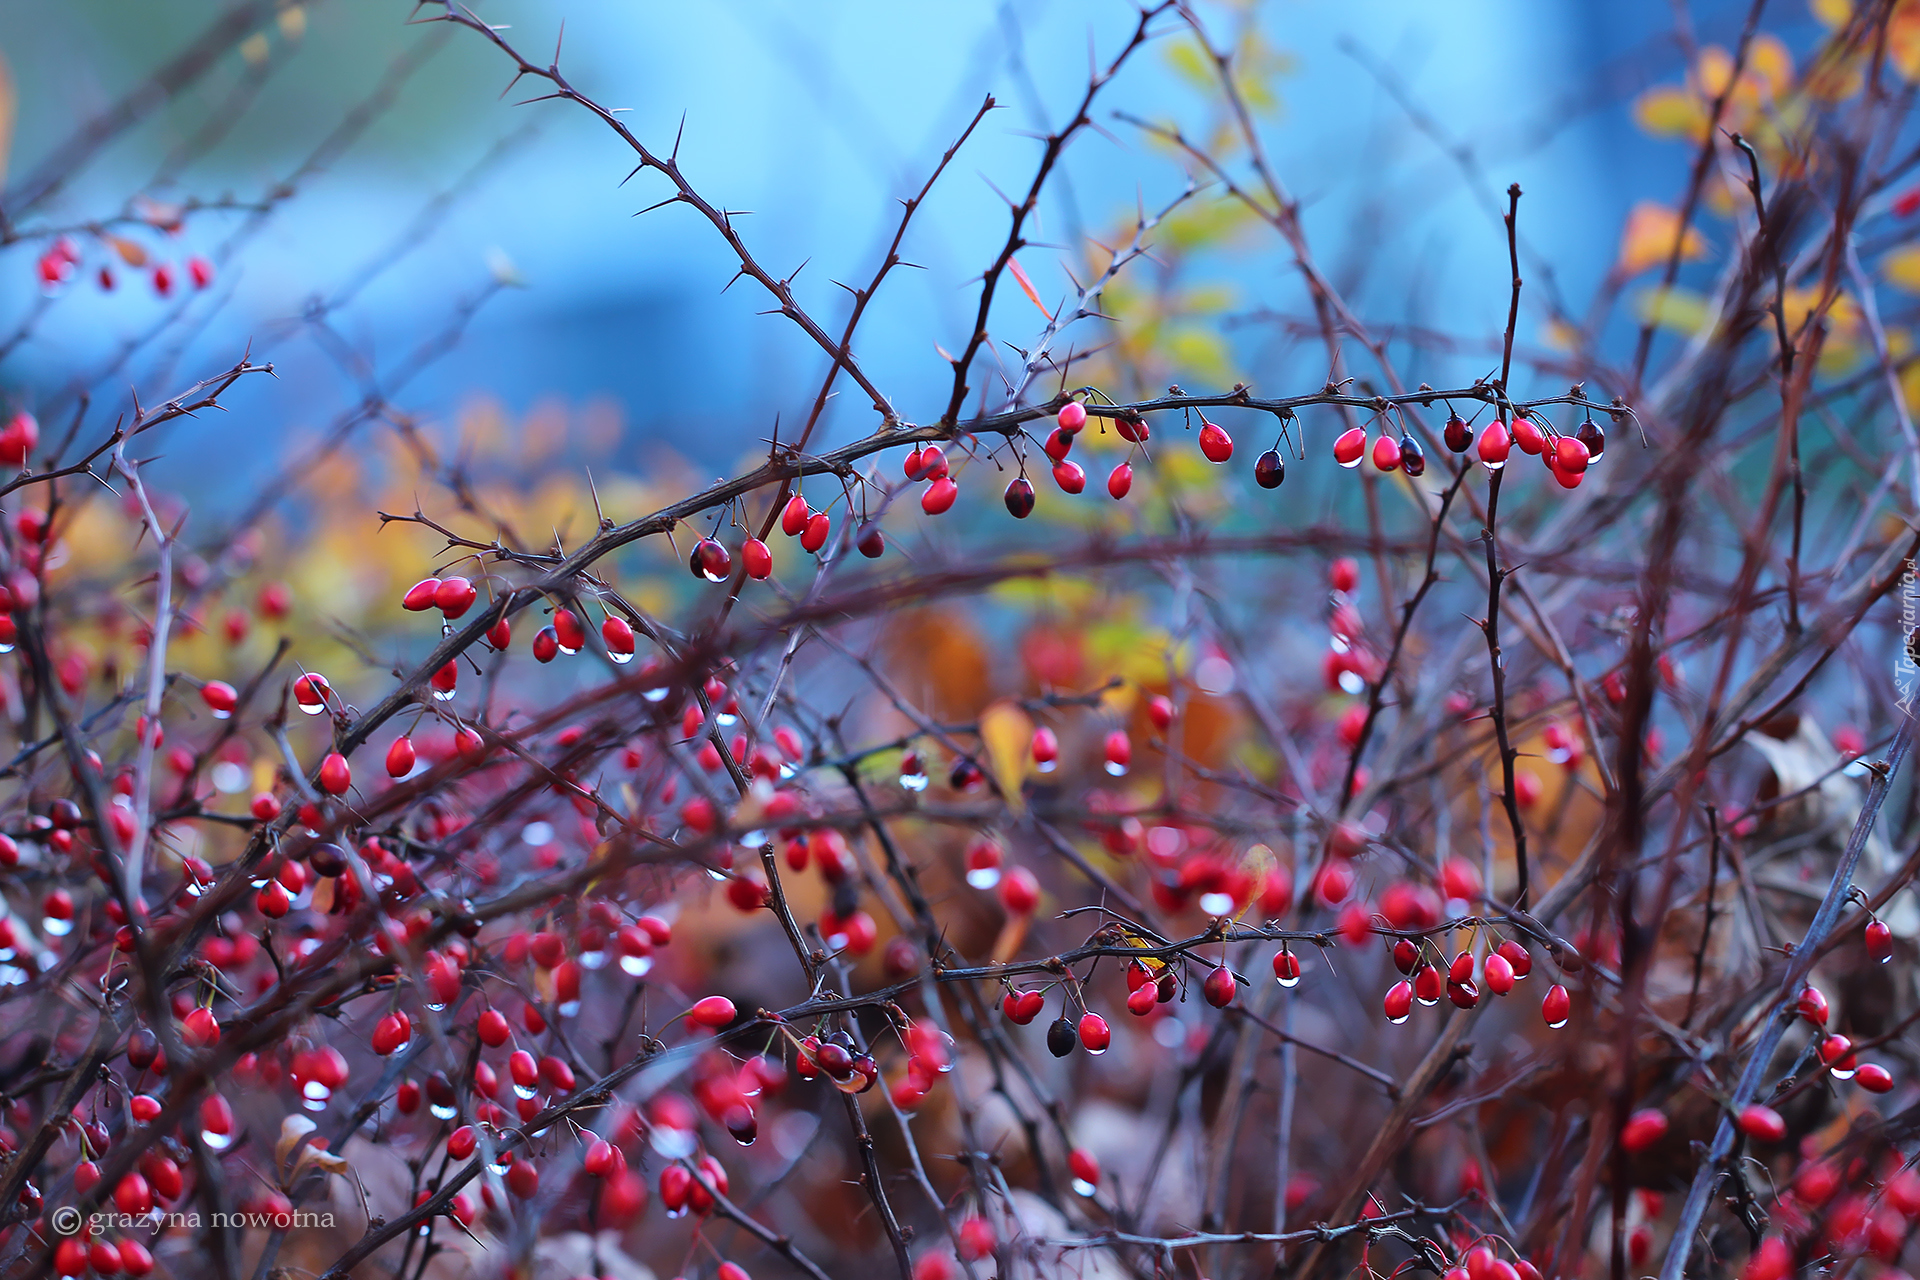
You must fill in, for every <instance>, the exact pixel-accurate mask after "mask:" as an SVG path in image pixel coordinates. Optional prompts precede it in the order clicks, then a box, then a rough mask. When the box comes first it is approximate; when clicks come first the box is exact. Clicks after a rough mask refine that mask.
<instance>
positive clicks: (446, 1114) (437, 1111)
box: [427, 1102, 455, 1120]
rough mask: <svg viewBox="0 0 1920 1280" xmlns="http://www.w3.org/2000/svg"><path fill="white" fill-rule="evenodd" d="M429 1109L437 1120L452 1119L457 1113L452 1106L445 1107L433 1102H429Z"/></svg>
mask: <svg viewBox="0 0 1920 1280" xmlns="http://www.w3.org/2000/svg"><path fill="white" fill-rule="evenodd" d="M427 1111H428V1113H429V1114H430V1115H432V1116H433V1118H434V1119H435V1120H451V1119H453V1117H454V1114H455V1112H454V1109H453V1108H452V1107H443V1106H440V1105H438V1104H437V1103H432V1102H429V1103H428V1104H427Z"/></svg>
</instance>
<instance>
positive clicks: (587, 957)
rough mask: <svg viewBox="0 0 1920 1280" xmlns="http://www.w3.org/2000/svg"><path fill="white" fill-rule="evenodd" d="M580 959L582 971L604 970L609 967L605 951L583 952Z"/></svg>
mask: <svg viewBox="0 0 1920 1280" xmlns="http://www.w3.org/2000/svg"><path fill="white" fill-rule="evenodd" d="M578 958H579V961H580V967H581V968H582V969H604V968H606V967H607V953H606V952H604V951H582V952H581V953H580V955H579V957H578Z"/></svg>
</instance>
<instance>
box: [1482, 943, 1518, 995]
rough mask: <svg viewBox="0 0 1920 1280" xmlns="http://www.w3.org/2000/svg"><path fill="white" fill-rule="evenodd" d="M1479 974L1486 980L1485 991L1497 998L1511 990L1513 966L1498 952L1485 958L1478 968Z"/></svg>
mask: <svg viewBox="0 0 1920 1280" xmlns="http://www.w3.org/2000/svg"><path fill="white" fill-rule="evenodd" d="M1480 973H1481V976H1482V977H1483V978H1485V979H1486V983H1487V990H1489V991H1491V992H1493V994H1495V995H1497V996H1503V995H1505V994H1507V992H1509V991H1511V990H1513V966H1512V965H1511V964H1509V963H1507V958H1506V957H1505V956H1503V955H1501V954H1500V953H1499V952H1498V951H1496V952H1494V953H1492V954H1491V955H1489V956H1488V957H1487V958H1486V961H1485V962H1484V963H1483V964H1482V965H1481V967H1480Z"/></svg>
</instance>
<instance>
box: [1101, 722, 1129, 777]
mask: <svg viewBox="0 0 1920 1280" xmlns="http://www.w3.org/2000/svg"><path fill="white" fill-rule="evenodd" d="M1106 751H1107V772H1108V773H1110V774H1112V775H1113V776H1114V777H1116V778H1119V777H1123V776H1125V774H1126V772H1127V766H1128V765H1130V764H1132V763H1133V740H1132V739H1130V738H1128V737H1127V731H1126V730H1125V729H1115V730H1114V731H1113V732H1112V733H1110V734H1108V735H1107V746H1106Z"/></svg>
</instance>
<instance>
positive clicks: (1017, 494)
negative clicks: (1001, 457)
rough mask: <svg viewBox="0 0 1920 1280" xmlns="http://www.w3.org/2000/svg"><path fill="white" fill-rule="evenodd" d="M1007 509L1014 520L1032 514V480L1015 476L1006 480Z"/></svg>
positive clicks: (1023, 518)
mask: <svg viewBox="0 0 1920 1280" xmlns="http://www.w3.org/2000/svg"><path fill="white" fill-rule="evenodd" d="M1007 511H1008V513H1009V514H1011V515H1012V516H1013V518H1014V519H1015V520H1025V519H1026V518H1027V517H1028V516H1030V515H1032V514H1033V481H1031V480H1029V479H1027V478H1026V477H1025V476H1015V477H1014V478H1013V479H1012V480H1009V481H1008V482H1007Z"/></svg>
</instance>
